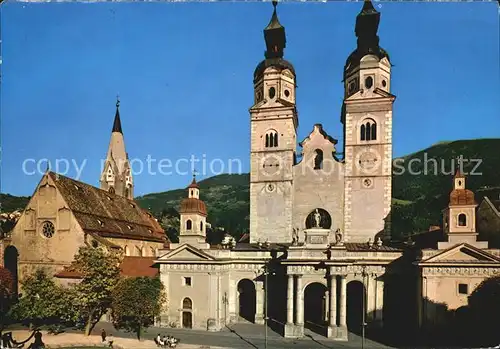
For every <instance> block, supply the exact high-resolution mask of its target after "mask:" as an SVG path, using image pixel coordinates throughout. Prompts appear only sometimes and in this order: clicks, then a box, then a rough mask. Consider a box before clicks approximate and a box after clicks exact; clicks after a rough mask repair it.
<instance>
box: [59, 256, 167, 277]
mask: <svg viewBox="0 0 500 349" xmlns="http://www.w3.org/2000/svg"><path fill="white" fill-rule="evenodd" d="M154 260H155V258H154V257H134V256H125V257H123V261H122V263H121V264H120V269H121V275H122V276H124V277H141V276H147V277H155V276H157V275H158V273H159V270H158V268H157V267H153V264H154ZM54 277H56V278H59V279H81V278H82V274H81V273H80V272H79V271H78V268H77V267H76V266H75V265H74V264H72V265H70V266H67V267H65V268H64V269H63V270H62V271H60V272H59V273H57V274H55V275H54Z"/></svg>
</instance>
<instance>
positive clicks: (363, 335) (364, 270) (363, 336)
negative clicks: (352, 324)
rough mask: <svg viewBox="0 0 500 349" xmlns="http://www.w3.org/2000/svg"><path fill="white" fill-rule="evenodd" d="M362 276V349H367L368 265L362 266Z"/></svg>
mask: <svg viewBox="0 0 500 349" xmlns="http://www.w3.org/2000/svg"><path fill="white" fill-rule="evenodd" d="M361 276H362V278H363V292H362V297H361V298H362V304H363V315H362V324H361V349H364V348H365V326H366V319H365V317H366V304H365V303H366V299H365V298H366V296H367V291H366V289H365V277H366V265H362V266H361Z"/></svg>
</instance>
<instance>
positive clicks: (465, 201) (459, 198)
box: [450, 189, 476, 206]
mask: <svg viewBox="0 0 500 349" xmlns="http://www.w3.org/2000/svg"><path fill="white" fill-rule="evenodd" d="M475 204H476V200H475V199H474V193H473V192H472V191H470V190H469V189H454V190H452V192H451V193H450V206H454V205H475Z"/></svg>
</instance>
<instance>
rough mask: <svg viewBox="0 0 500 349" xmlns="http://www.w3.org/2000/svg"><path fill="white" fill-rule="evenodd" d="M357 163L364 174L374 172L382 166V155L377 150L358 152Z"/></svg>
mask: <svg viewBox="0 0 500 349" xmlns="http://www.w3.org/2000/svg"><path fill="white" fill-rule="evenodd" d="M355 164H356V165H357V166H358V169H359V170H360V171H361V172H362V173H364V174H370V173H374V172H375V171H377V169H378V167H379V166H380V157H379V156H378V154H377V153H376V152H375V151H373V150H366V151H363V152H361V153H359V154H358V156H357V161H356V163H355Z"/></svg>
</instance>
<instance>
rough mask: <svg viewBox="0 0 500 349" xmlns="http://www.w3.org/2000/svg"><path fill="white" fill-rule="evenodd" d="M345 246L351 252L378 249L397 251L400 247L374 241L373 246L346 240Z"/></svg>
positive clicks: (380, 250) (381, 250)
mask: <svg viewBox="0 0 500 349" xmlns="http://www.w3.org/2000/svg"><path fill="white" fill-rule="evenodd" d="M345 248H346V249H347V251H352V252H367V251H379V252H399V251H401V249H399V248H396V247H391V246H386V245H382V246H377V244H376V243H374V244H373V246H371V247H370V246H369V245H368V243H363V242H346V243H345Z"/></svg>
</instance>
